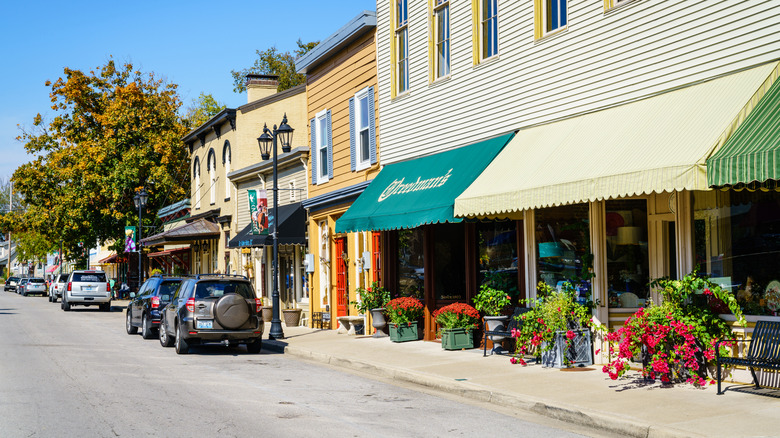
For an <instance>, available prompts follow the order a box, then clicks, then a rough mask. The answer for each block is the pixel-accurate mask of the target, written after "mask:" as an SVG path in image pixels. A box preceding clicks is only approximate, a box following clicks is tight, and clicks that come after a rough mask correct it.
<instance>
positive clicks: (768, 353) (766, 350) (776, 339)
mask: <svg viewBox="0 0 780 438" xmlns="http://www.w3.org/2000/svg"><path fill="white" fill-rule="evenodd" d="M730 341H742V342H750V348H749V349H748V353H747V356H745V357H744V358H742V357H730V356H721V355H720V354H718V358H717V362H716V364H717V366H718V372H717V374H718V376H717V378H718V395H722V394H723V391H721V390H720V382H721V380H722V379H721V377H722V376H721V370H720V369H721V365H738V366H745V367H748V369H750V374H751V375H753V383H755V384H756V389H760V388H761V387H760V386H759V385H758V377H756V371H755V369H756V368H761V369H766V370H780V322H776V321H758V322H757V323H756V327H755V328H754V329H753V336H752V338H751V339H745V340H741V339H723V340H720V341H718V342H716V343H715V352H716V354H717V352H719V351H720V344H721V343H723V342H730Z"/></svg>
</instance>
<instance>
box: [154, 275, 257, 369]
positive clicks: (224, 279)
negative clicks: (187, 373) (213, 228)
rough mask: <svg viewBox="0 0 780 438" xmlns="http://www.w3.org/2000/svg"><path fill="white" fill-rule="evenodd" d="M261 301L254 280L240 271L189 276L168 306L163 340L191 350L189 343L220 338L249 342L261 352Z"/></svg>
mask: <svg viewBox="0 0 780 438" xmlns="http://www.w3.org/2000/svg"><path fill="white" fill-rule="evenodd" d="M261 307H262V301H261V300H260V299H258V298H257V296H256V295H255V290H254V288H253V287H252V284H251V283H250V282H249V280H248V279H247V278H246V277H243V276H238V275H223V274H205V275H198V276H196V277H194V278H186V279H184V281H182V283H181V285H180V286H179V288H178V289H177V290H176V293H175V294H174V296H173V299H172V300H171V303H170V304H169V305H167V306H165V309H164V310H163V315H162V322H161V323H160V344H162V346H163V347H171V346H175V347H176V353H178V354H185V353H188V352H189V348H190V345H197V344H205V343H210V342H219V343H223V344H225V345H228V346H230V345H237V344H246V349H247V351H248V352H250V353H259V352H260V346H261V343H262V340H261V338H262V336H263V319H262V318H261V317H260V308H261Z"/></svg>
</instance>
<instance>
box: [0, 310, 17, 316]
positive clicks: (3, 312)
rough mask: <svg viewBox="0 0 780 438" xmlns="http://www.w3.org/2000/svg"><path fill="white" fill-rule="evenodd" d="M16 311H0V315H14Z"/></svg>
mask: <svg viewBox="0 0 780 438" xmlns="http://www.w3.org/2000/svg"><path fill="white" fill-rule="evenodd" d="M14 310H16V309H0V315H16V312H14Z"/></svg>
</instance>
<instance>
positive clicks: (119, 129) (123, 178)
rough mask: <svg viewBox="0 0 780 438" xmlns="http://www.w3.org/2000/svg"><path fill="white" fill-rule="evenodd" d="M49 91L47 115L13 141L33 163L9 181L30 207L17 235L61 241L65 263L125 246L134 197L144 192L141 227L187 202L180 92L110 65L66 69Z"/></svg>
mask: <svg viewBox="0 0 780 438" xmlns="http://www.w3.org/2000/svg"><path fill="white" fill-rule="evenodd" d="M46 86H47V87H51V93H50V97H51V102H52V106H51V108H52V110H54V112H55V115H54V117H53V119H52V120H50V121H46V120H44V118H43V117H41V115H40V114H39V115H37V116H36V117H35V119H34V120H33V125H32V127H31V128H30V129H23V130H22V134H21V135H20V136H19V140H20V141H22V142H24V147H25V149H26V150H27V152H28V153H30V154H32V155H34V156H37V158H36V159H35V160H33V161H32V162H30V163H27V164H24V165H22V166H20V167H19V168H18V169H17V170H16V172H14V175H13V181H14V189H15V190H16V191H18V192H19V193H21V194H22V195H23V197H24V199H25V201H26V202H27V204H28V208H27V209H26V211H25V212H23V213H17V214H14V218H13V220H12V223H13V228H14V229H15V230H16V231H31V230H32V231H35V232H38V233H41V234H42V235H44V236H46V238H48V239H50V240H52V241H55V242H59V241H60V240H61V241H62V242H63V243H64V245H65V248H66V250H67V251H66V252H67V253H68V254H69V255H78V254H80V253H83V250H82V248H80V247H79V243H80V242H82V243H83V244H82V246H84V247H88V246H92V245H93V244H94V243H95V242H101V243H104V242H106V241H111V240H117V241H122V238H123V236H124V234H123V232H124V226H125V225H136V224H137V222H138V211H137V209H136V207H135V205H134V203H133V196H135V194H136V192H137V190H139V189H140V188H141V187H146V191H147V192H148V193H149V201H148V203H147V206H146V211H144V214H143V219H144V223H145V225H151V224H152V223H153V222H154V220H155V218H156V212H157V210H159V209H160V208H161V207H163V206H164V205H166V204H169V203H172V202H176V201H179V200H181V199H183V198H185V197H187V196H189V175H188V169H189V163H188V154H187V148H186V147H184V145H183V144H182V143H181V140H180V139H181V138H182V137H183V136H184V134H185V133H186V130H187V128H186V126H185V124H184V123H183V120H182V118H181V116H180V115H179V114H178V112H179V109H180V107H181V100H180V98H179V96H178V93H177V86H176V85H175V84H169V83H166V82H164V81H163V80H160V79H158V78H156V77H155V76H154V74H153V73H142V72H140V71H138V70H135V69H134V68H133V66H132V64H129V63H127V64H122V65H118V64H117V63H116V62H115V61H114V60H113V59H109V60H108V61H107V62H106V64H105V65H103V66H101V67H99V68H97V69H96V70H93V71H89V72H83V71H81V70H75V69H70V68H65V69H64V75H63V77H61V78H59V79H58V80H56V81H55V82H54V83H51V82H48V81H47V82H46Z"/></svg>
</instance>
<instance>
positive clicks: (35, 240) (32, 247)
mask: <svg viewBox="0 0 780 438" xmlns="http://www.w3.org/2000/svg"><path fill="white" fill-rule="evenodd" d="M13 239H14V242H15V246H16V257H17V260H20V261H22V262H34V263H44V262H45V261H46V255H48V254H49V253H51V252H54V251H55V249H56V246H55V245H54V244H52V242H51V241H50V240H49V239H47V238H46V236H44V235H43V234H40V233H37V232H35V231H26V232H22V233H19V234H17V235H15V236H13Z"/></svg>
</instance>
